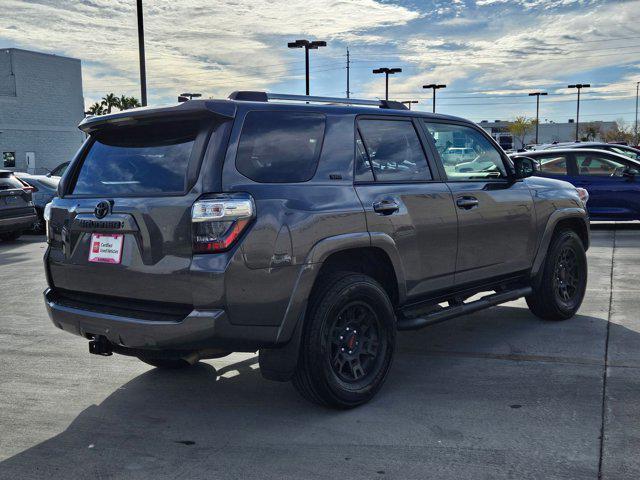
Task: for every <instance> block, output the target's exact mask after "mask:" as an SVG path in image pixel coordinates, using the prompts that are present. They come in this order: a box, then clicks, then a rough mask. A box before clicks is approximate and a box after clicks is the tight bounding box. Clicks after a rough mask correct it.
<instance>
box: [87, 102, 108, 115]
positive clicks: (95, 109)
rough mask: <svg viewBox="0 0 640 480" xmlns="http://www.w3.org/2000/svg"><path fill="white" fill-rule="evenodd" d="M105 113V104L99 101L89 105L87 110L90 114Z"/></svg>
mask: <svg viewBox="0 0 640 480" xmlns="http://www.w3.org/2000/svg"><path fill="white" fill-rule="evenodd" d="M104 113H105V111H104V106H103V105H102V103H99V102H96V103H94V104H93V105H91V106H90V107H89V110H87V114H88V115H104Z"/></svg>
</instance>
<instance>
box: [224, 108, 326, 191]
mask: <svg viewBox="0 0 640 480" xmlns="http://www.w3.org/2000/svg"><path fill="white" fill-rule="evenodd" d="M324 127H325V117H324V115H321V114H314V113H295V112H250V113H248V114H247V116H246V117H245V120H244V125H243V126H242V134H241V136H240V144H239V145H238V156H237V158H236V167H237V169H238V171H239V172H240V173H242V174H243V175H244V176H245V177H248V178H250V179H251V180H254V181H256V182H264V183H288V182H306V181H307V180H310V179H311V177H313V174H314V173H315V171H316V166H317V165H318V158H319V157H320V151H321V149H322V139H323V137H324Z"/></svg>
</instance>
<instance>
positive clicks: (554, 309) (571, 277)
mask: <svg viewBox="0 0 640 480" xmlns="http://www.w3.org/2000/svg"><path fill="white" fill-rule="evenodd" d="M542 268H543V271H542V277H541V279H540V282H539V285H538V286H537V287H535V288H534V291H533V293H532V294H531V295H529V296H528V297H527V298H526V300H527V305H528V306H529V310H531V312H533V314H534V315H537V316H538V317H540V318H543V319H545V320H566V319H568V318H571V317H573V316H574V315H575V314H576V312H577V311H578V309H579V308H580V305H582V300H583V298H584V294H585V291H586V287H587V256H586V254H585V251H584V245H583V244H582V241H581V240H580V237H578V235H577V234H576V233H575V232H574V231H572V230H562V231H560V232H558V233H557V234H555V236H554V237H553V239H552V240H551V244H550V245H549V250H548V251H547V256H546V258H545V260H544V264H543V265H542Z"/></svg>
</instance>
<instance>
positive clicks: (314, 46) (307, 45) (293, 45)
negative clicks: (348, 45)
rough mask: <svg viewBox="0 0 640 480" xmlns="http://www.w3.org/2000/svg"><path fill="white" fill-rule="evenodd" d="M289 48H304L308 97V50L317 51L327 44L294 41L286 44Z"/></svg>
mask: <svg viewBox="0 0 640 480" xmlns="http://www.w3.org/2000/svg"><path fill="white" fill-rule="evenodd" d="M287 46H288V47H289V48H304V67H305V75H306V87H307V88H306V92H307V95H309V50H317V49H318V48H320V47H326V46H327V42H321V41H313V42H312V41H309V40H296V41H295V42H289V43H287Z"/></svg>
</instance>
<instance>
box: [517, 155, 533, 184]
mask: <svg viewBox="0 0 640 480" xmlns="http://www.w3.org/2000/svg"><path fill="white" fill-rule="evenodd" d="M512 160H513V166H514V167H515V170H516V178H518V179H520V178H527V177H530V176H532V175H533V174H534V173H536V172H537V171H538V162H536V161H535V160H534V159H533V158H530V157H513V158H512Z"/></svg>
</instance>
